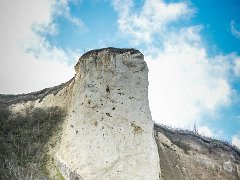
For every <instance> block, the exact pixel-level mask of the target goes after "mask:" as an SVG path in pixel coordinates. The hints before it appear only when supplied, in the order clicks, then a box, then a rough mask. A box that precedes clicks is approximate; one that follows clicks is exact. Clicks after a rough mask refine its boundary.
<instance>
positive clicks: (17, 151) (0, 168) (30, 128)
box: [0, 107, 65, 180]
mask: <svg viewBox="0 0 240 180" xmlns="http://www.w3.org/2000/svg"><path fill="white" fill-rule="evenodd" d="M64 117H65V112H64V111H63V110H62V109H60V108H58V107H51V108H45V109H41V108H34V109H33V108H28V109H25V110H24V111H22V112H21V113H20V112H18V113H12V112H11V111H10V110H9V109H8V108H3V107H2V108H0V179H3V180H5V179H12V180H14V179H47V176H48V171H47V169H46V163H47V161H49V158H50V156H49V154H48V152H47V151H48V146H49V145H51V146H52V147H53V146H55V145H56V143H57V140H55V142H54V141H51V144H49V142H50V140H51V139H52V138H53V137H57V135H56V134H58V132H60V131H61V127H62V123H63V120H64ZM58 138H60V135H58ZM55 139H56V138H55Z"/></svg>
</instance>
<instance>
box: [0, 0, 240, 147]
mask: <svg viewBox="0 0 240 180" xmlns="http://www.w3.org/2000/svg"><path fill="white" fill-rule="evenodd" d="M36 7H37V8H36ZM0 9H1V12H0V15H1V16H0V17H1V18H0V19H1V24H2V27H3V28H2V29H1V30H0V31H1V33H0V34H1V35H0V37H1V39H2V41H1V42H0V46H1V49H2V50H1V52H0V58H1V61H0V63H1V64H0V77H2V78H1V79H0V87H1V88H0V90H1V91H0V93H26V92H31V91H36V90H39V89H42V88H45V87H49V86H53V85H57V84H59V83H62V82H64V81H67V80H68V79H70V78H71V77H72V76H73V75H74V69H73V65H74V64H75V63H76V61H77V60H78V58H79V57H80V55H81V54H82V53H84V52H86V51H88V50H90V49H95V48H103V47H109V46H113V47H133V48H136V49H139V50H140V51H142V52H143V53H144V55H145V60H146V62H147V64H148V66H149V83H150V85H149V101H150V108H151V112H152V116H153V119H154V121H156V122H158V123H162V124H166V125H170V126H172V127H182V128H188V129H193V125H194V124H195V123H196V124H197V126H198V130H199V132H200V133H202V134H204V135H206V136H213V137H217V138H220V139H226V140H227V141H232V142H233V143H234V144H235V145H237V146H239V147H240V13H239V11H240V1H239V0H228V1H223V0H220V1H218V2H217V3H216V1H214V0H135V1H134V0H122V1H120V0H61V1H50V0H42V1H38V0H32V1H28V0H22V1H20V0H18V1H13V0H6V1H2V2H1V7H0ZM6 77H7V78H6Z"/></svg>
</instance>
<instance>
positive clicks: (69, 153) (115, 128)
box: [57, 49, 160, 179]
mask: <svg viewBox="0 0 240 180" xmlns="http://www.w3.org/2000/svg"><path fill="white" fill-rule="evenodd" d="M75 69H76V77H75V79H74V80H75V83H74V86H73V93H72V102H71V107H70V108H69V117H68V122H67V124H66V129H65V132H64V134H63V137H62V142H61V145H60V149H59V151H58V153H57V159H58V160H59V166H60V168H61V171H62V172H63V175H64V176H65V177H69V175H70V174H71V172H72V171H73V170H74V171H75V172H74V173H76V174H78V175H79V177H80V176H81V177H82V178H83V179H138V178H142V179H158V178H159V170H160V167H159V158H158V157H159V156H158V151H157V145H156V142H155V139H154V133H153V122H152V119H151V114H150V110H149V105H148V98H147V90H148V80H147V72H148V69H147V66H146V64H145V62H144V60H143V55H142V54H141V53H140V52H139V51H136V50H132V49H127V50H121V51H119V50H116V49H104V50H101V51H92V52H89V53H87V54H85V55H83V56H82V57H81V58H80V60H79V62H78V63H77V65H76V66H75Z"/></svg>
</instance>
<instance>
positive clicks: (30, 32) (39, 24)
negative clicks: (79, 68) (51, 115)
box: [0, 0, 80, 93]
mask: <svg viewBox="0 0 240 180" xmlns="http://www.w3.org/2000/svg"><path fill="white" fill-rule="evenodd" d="M60 11H61V12H60ZM59 15H61V16H64V17H66V18H67V19H68V20H70V21H71V22H73V23H75V24H77V25H78V24H79V23H80V20H79V22H78V20H77V19H76V18H74V17H72V16H71V15H70V11H69V7H68V6H67V1H50V0H41V1H38V0H31V1H27V0H16V1H13V0H5V1H3V2H1V7H0V23H1V30H0V31H1V33H0V39H1V41H0V48H1V49H2V51H1V53H0V63H1V66H0V86H1V88H0V93H23V92H30V91H36V90H40V89H42V88H45V87H49V86H53V85H57V84H60V83H62V82H64V81H67V80H69V79H70V78H71V77H72V76H73V74H74V70H73V68H72V65H71V66H69V65H68V64H67V63H68V62H70V60H72V58H75V54H74V53H73V52H65V51H64V50H63V49H60V48H57V47H55V46H52V45H51V44H50V43H49V42H48V41H47V40H46V39H45V38H44V36H41V35H40V34H41V33H45V34H52V35H53V34H56V33H57V32H58V29H57V25H56V24H55V23H54V17H56V16H59ZM36 32H37V33H36ZM39 32H40V34H39ZM29 48H30V50H29ZM27 49H28V50H27ZM30 52H31V53H30Z"/></svg>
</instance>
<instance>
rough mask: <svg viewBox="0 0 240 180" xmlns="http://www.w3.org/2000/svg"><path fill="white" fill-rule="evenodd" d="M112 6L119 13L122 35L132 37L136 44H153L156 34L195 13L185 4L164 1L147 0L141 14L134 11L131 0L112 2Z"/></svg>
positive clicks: (115, 0) (113, 0)
mask: <svg viewBox="0 0 240 180" xmlns="http://www.w3.org/2000/svg"><path fill="white" fill-rule="evenodd" d="M112 4H113V6H114V8H115V10H117V11H118V13H119V19H118V25H119V29H120V31H121V33H122V34H125V35H129V36H132V38H133V41H134V43H135V44H141V43H152V41H153V35H154V34H155V33H162V32H163V31H164V30H165V28H166V26H167V25H168V24H169V23H171V22H174V21H176V20H178V19H179V18H182V17H189V16H191V15H192V14H193V12H194V10H193V9H190V8H189V7H188V5H187V4H185V3H170V4H167V3H165V2H164V1H163V0H146V1H145V3H144V6H143V8H142V10H141V11H140V12H136V11H134V9H133V7H134V4H133V1H131V0H125V1H120V0H112Z"/></svg>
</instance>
